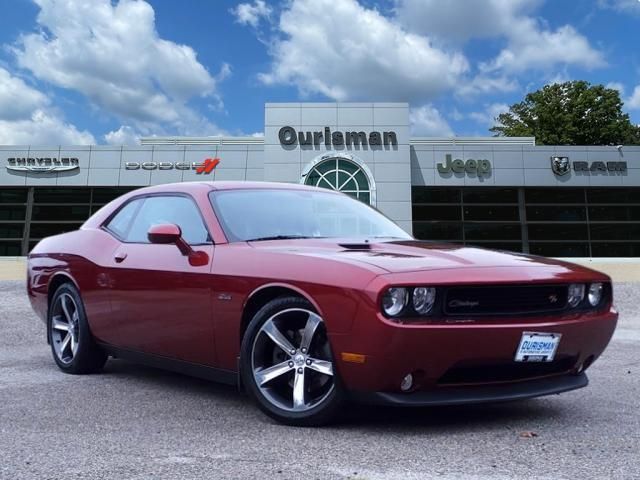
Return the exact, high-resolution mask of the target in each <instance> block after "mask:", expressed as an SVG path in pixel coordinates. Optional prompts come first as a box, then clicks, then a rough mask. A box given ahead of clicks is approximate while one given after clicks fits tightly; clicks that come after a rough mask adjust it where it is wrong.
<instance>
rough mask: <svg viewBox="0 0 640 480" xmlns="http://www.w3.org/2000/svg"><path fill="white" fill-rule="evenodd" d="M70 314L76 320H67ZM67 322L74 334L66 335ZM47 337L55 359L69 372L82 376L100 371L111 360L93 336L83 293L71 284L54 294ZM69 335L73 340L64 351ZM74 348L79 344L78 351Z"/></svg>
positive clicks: (64, 370) (61, 287)
mask: <svg viewBox="0 0 640 480" xmlns="http://www.w3.org/2000/svg"><path fill="white" fill-rule="evenodd" d="M63 302H64V303H65V305H66V306H67V310H66V311H65V309H64V308H63V307H62V303H63ZM67 312H68V313H69V314H70V316H71V318H72V320H71V321H67ZM54 321H55V322H54ZM65 322H66V323H67V324H70V325H71V328H72V329H73V332H71V331H70V330H67V331H66V332H65V330H64V325H63V324H64V323H65ZM54 323H55V327H54ZM67 328H69V327H67ZM47 336H48V339H49V344H50V345H51V354H52V355H53V360H54V361H55V362H56V364H57V365H58V367H59V368H60V370H62V371H63V372H65V373H70V374H74V375H80V374H87V373H95V372H99V371H100V370H102V367H104V364H105V362H106V361H107V358H108V355H107V354H106V353H105V352H104V351H103V350H102V349H101V348H100V347H99V346H98V345H97V344H96V342H95V341H94V339H93V336H92V335H91V330H90V329H89V322H88V321H87V314H86V312H85V309H84V304H83V303H82V298H81V297H80V293H79V292H78V290H77V288H76V287H75V286H74V285H73V284H71V283H65V284H63V285H61V286H60V287H58V289H57V290H56V292H55V293H54V294H53V297H52V299H51V304H50V305H49V311H48V312H47ZM67 336H69V339H72V340H73V341H72V340H68V341H67V346H66V347H65V348H64V350H63V352H61V351H60V350H61V346H63V345H65V340H67V338H66V337H67ZM70 345H75V350H73V351H72V350H71V346H70Z"/></svg>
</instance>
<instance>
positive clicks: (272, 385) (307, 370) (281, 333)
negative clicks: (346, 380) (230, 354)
mask: <svg viewBox="0 0 640 480" xmlns="http://www.w3.org/2000/svg"><path fill="white" fill-rule="evenodd" d="M251 366H252V370H253V378H254V380H255V384H256V386H257V387H258V388H259V389H260V391H261V393H262V394H263V395H264V397H265V398H266V399H267V400H269V402H271V403H272V404H273V405H275V406H277V407H279V408H282V409H284V410H287V411H292V412H304V411H307V410H310V409H312V408H313V407H315V406H317V405H319V404H320V403H322V401H323V400H324V399H326V398H327V397H328V396H329V394H330V393H331V392H332V390H333V389H334V377H333V362H332V358H331V350H330V348H329V341H328V340H327V335H326V330H325V328H324V322H323V321H322V318H321V317H320V316H319V315H318V314H316V313H314V312H312V311H310V310H306V309H303V308H289V309H286V310H282V311H281V312H278V313H276V314H275V315H273V316H272V317H270V318H269V319H268V320H267V321H266V322H264V324H262V326H261V327H260V330H259V331H258V334H257V335H256V337H255V339H254V342H253V348H252V351H251Z"/></svg>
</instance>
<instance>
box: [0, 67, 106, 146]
mask: <svg viewBox="0 0 640 480" xmlns="http://www.w3.org/2000/svg"><path fill="white" fill-rule="evenodd" d="M34 143H39V144H46V145H61V144H72V145H84V144H92V143H95V139H94V138H93V135H91V133H89V132H87V131H86V130H85V131H79V130H78V129H77V128H76V127H75V126H74V125H71V124H69V123H65V121H64V119H63V117H62V115H61V114H60V113H59V112H58V111H57V109H55V108H53V107H51V101H50V100H49V98H48V97H47V96H46V95H45V94H43V93H42V92H40V91H39V90H37V89H35V88H33V87H30V86H29V85H27V84H26V83H25V82H24V81H23V80H22V79H20V78H18V77H16V76H13V75H12V74H11V73H9V72H8V71H7V70H5V69H3V68H0V144H4V145H26V144H34Z"/></svg>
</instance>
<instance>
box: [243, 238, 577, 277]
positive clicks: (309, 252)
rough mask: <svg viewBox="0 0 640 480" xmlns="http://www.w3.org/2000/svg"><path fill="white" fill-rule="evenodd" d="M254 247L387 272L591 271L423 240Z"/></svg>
mask: <svg viewBox="0 0 640 480" xmlns="http://www.w3.org/2000/svg"><path fill="white" fill-rule="evenodd" d="M250 245H251V246H253V247H256V248H264V249H267V250H270V251H273V252H279V253H286V254H290V255H302V256H314V257H324V258H328V259H332V260H337V261H345V262H350V263H354V262H357V263H360V264H367V265H370V266H372V267H377V268H379V269H382V270H384V271H385V272H387V273H402V272H414V271H425V270H426V271H428V270H442V269H459V268H470V267H515V268H532V267H550V266H555V267H561V268H560V270H565V271H582V272H585V271H590V270H589V269H587V268H584V267H581V266H578V265H574V264H571V263H567V262H562V261H559V260H554V259H550V258H545V257H536V256H531V255H525V254H519V253H512V252H504V251H496V250H488V249H484V248H478V247H468V246H462V245H455V244H449V243H435V242H426V241H419V240H402V241H376V240H373V239H372V240H371V241H369V242H365V241H362V240H358V241H354V240H353V239H335V238H333V239H300V240H278V241H265V242H251V243H250Z"/></svg>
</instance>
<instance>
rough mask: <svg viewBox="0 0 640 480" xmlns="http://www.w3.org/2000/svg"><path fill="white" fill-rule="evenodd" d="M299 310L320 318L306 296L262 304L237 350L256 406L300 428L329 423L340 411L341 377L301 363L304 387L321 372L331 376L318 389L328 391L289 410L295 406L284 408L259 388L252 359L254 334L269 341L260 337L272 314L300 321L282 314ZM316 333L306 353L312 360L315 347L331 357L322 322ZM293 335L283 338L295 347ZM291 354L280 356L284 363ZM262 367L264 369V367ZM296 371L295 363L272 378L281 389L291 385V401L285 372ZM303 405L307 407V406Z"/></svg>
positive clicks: (247, 385)
mask: <svg viewBox="0 0 640 480" xmlns="http://www.w3.org/2000/svg"><path fill="white" fill-rule="evenodd" d="M298 309H299V310H306V311H309V312H313V313H314V314H315V315H316V317H317V318H318V319H319V318H320V317H319V316H317V313H316V312H315V310H314V308H313V306H312V305H311V304H310V303H309V302H308V301H306V300H305V299H303V298H299V297H279V298H276V299H274V300H272V301H270V302H269V303H267V304H266V305H264V306H263V307H262V308H261V309H260V310H259V311H258V312H257V313H256V314H255V316H254V317H253V319H252V320H251V322H250V323H249V326H248V327H247V330H246V332H245V335H244V337H243V339H242V347H241V353H240V374H241V377H242V382H243V386H244V388H245V390H246V391H247V393H248V394H249V396H250V397H251V398H252V399H253V400H254V401H255V402H256V403H257V405H258V407H259V408H260V409H261V410H262V411H263V412H264V413H266V414H267V415H268V416H270V417H271V418H273V419H275V420H277V421H278V422H280V423H283V424H286V425H291V426H300V427H310V426H321V425H325V424H327V423H330V422H332V421H334V420H335V419H336V417H337V414H338V412H339V410H340V407H341V405H342V404H343V402H344V399H345V395H344V389H343V388H342V386H341V384H340V379H339V377H338V374H337V372H336V370H335V368H333V370H332V371H333V374H332V375H331V376H329V375H327V374H324V373H321V374H318V373H317V371H315V369H312V368H311V367H308V368H307V367H306V366H304V365H303V367H302V368H303V369H304V374H303V375H302V377H303V380H302V382H303V385H305V386H309V387H311V384H313V383H318V380H317V377H316V376H318V375H320V377H322V376H323V375H324V376H326V377H327V378H330V380H324V381H325V384H324V386H321V387H319V388H320V389H326V390H327V391H326V392H325V393H323V394H320V395H319V397H320V400H318V402H317V403H316V404H312V403H311V402H310V406H309V408H307V409H305V410H304V411H292V408H294V406H293V405H291V408H286V407H285V408H283V407H282V406H281V405H280V404H278V402H277V401H274V399H273V398H270V395H271V394H269V393H266V391H265V390H267V389H268V390H270V389H271V388H270V387H267V389H263V388H261V387H260V386H259V385H258V383H257V380H256V377H255V375H254V370H255V369H254V362H255V361H254V349H256V351H257V349H258V348H259V346H258V345H257V344H258V341H257V340H256V337H257V336H258V335H260V336H261V337H260V339H259V341H260V342H268V340H262V338H263V337H266V336H267V335H265V333H264V331H263V330H262V329H263V326H265V324H266V323H267V322H268V321H269V320H270V319H272V317H274V316H277V315H278V314H282V316H283V320H282V321H283V322H289V321H290V322H297V321H300V319H296V318H292V319H291V320H288V319H287V318H286V317H285V316H286V315H298V312H293V313H290V312H288V311H291V310H298ZM285 311H287V312H285ZM282 312H285V313H282ZM300 315H303V313H300ZM309 318H311V317H309ZM320 320H321V319H320ZM320 325H321V326H320ZM294 331H296V330H294ZM315 332H316V333H314V334H312V340H311V341H310V343H309V345H310V347H309V349H308V352H307V353H308V354H309V359H311V357H312V355H311V354H312V353H314V352H316V353H318V352H319V350H318V348H320V349H321V350H322V353H323V354H324V357H325V359H326V357H327V356H328V357H329V359H330V360H331V359H332V358H335V357H333V356H332V354H331V352H330V348H329V346H328V340H326V330H325V327H324V322H320V324H319V325H318V327H317V329H316V330H315ZM296 335H297V334H296V333H292V331H289V332H288V333H285V337H287V339H288V340H290V341H291V342H292V345H293V346H294V347H295V344H296V341H295V336H296ZM300 335H301V336H302V337H303V336H304V335H303V334H300ZM300 340H301V342H302V340H303V338H301V339H300ZM311 342H315V343H311ZM301 345H302V343H300V345H299V346H300V349H299V350H297V351H298V353H300V352H302V347H301ZM273 346H274V351H275V352H277V353H278V354H279V353H280V352H281V351H283V350H282V349H279V348H278V347H277V346H275V343H274V344H273ZM267 348H268V347H267ZM312 349H313V350H312ZM327 351H328V355H327V353H326V352H327ZM256 355H257V354H256ZM268 356H269V354H268V353H267V357H268ZM317 356H318V357H320V355H317ZM294 357H296V356H295V355H291V354H290V352H289V353H287V354H285V355H282V358H284V360H283V363H285V362H287V361H289V364H291V363H293V360H294ZM280 361H281V360H275V359H274V362H280ZM318 361H319V362H324V360H321V359H320V358H318ZM331 362H332V364H335V362H333V361H332V360H331ZM319 364H320V363H318V365H319ZM306 365H308V364H306ZM262 370H263V371H264V369H262ZM312 370H313V371H312ZM257 371H258V372H259V371H260V369H258V370H257ZM296 371H298V367H297V366H296V367H294V368H293V369H292V370H291V371H290V372H287V373H284V374H279V375H280V376H279V377H277V378H275V377H274V380H273V381H275V382H279V383H280V384H281V387H280V388H282V389H284V390H286V389H287V388H288V386H290V387H291V391H292V402H293V401H294V400H293V390H294V387H293V386H291V383H292V382H293V381H294V380H290V379H288V378H287V375H289V374H290V373H291V374H292V375H293V376H294V377H295V376H296V375H297V373H296ZM322 381H323V380H322V379H321V380H320V382H322ZM329 381H331V382H333V385H332V387H327V385H328V382H329ZM309 390H310V388H309ZM311 393H312V392H310V393H309V394H307V393H306V392H305V394H304V395H303V397H302V398H303V399H304V398H305V396H306V395H309V396H310V395H311ZM283 397H284V395H283ZM303 408H306V405H305V407H303Z"/></svg>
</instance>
